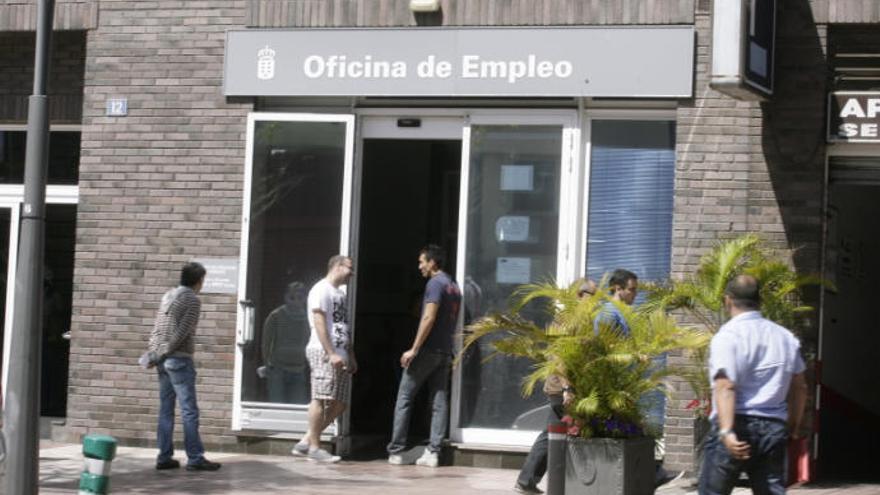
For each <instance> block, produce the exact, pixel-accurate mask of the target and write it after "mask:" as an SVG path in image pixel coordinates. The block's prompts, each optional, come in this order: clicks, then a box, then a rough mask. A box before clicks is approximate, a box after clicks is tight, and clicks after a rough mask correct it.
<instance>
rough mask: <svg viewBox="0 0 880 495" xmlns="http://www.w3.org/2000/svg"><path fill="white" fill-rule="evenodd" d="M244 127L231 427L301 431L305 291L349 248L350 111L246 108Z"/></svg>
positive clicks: (305, 397) (305, 388) (305, 382)
mask: <svg viewBox="0 0 880 495" xmlns="http://www.w3.org/2000/svg"><path fill="white" fill-rule="evenodd" d="M247 132H248V134H247V153H248V154H247V157H246V164H245V184H244V188H245V189H244V211H243V214H242V246H241V265H240V272H239V273H240V275H239V277H240V278H239V308H238V321H237V327H236V352H235V390H234V405H233V406H234V410H233V429H235V430H272V431H281V432H304V431H305V430H306V425H307V408H308V403H309V369H308V364H307V362H306V359H305V345H306V343H307V342H308V339H309V326H308V322H307V318H306V297H307V295H308V291H309V289H310V288H311V286H312V285H313V284H315V283H316V282H317V281H318V280H320V279H321V278H322V277H324V275H325V274H326V272H327V260H328V259H329V258H330V257H331V256H333V255H335V254H339V253H342V254H347V253H348V246H349V219H350V210H351V207H350V205H351V184H352V154H353V142H354V116H352V115H327V114H288V113H252V114H250V115H249V117H248V131H247ZM328 432H330V433H333V431H332V430H328Z"/></svg>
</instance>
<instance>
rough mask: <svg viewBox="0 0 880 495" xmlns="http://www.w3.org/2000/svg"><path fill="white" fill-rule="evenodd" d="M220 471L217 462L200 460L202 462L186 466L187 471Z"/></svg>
mask: <svg viewBox="0 0 880 495" xmlns="http://www.w3.org/2000/svg"><path fill="white" fill-rule="evenodd" d="M218 469H220V463H219V462H211V461H209V460H207V459H202V462H198V463H196V464H187V465H186V470H187V471H216V470H218Z"/></svg>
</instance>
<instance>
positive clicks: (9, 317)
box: [0, 184, 79, 404]
mask: <svg viewBox="0 0 880 495" xmlns="http://www.w3.org/2000/svg"><path fill="white" fill-rule="evenodd" d="M22 202H24V185H22V184H3V185H0V208H8V209H9V260H8V263H7V267H6V294H5V296H3V295H0V297H5V298H6V314H5V315H4V318H3V320H4V321H3V325H4V326H3V329H4V332H3V369H2V370H0V371H2V386H3V401H4V404H5V402H6V390H7V387H6V380H7V379H8V377H9V352H10V350H11V345H12V325H13V322H14V321H15V320H14V318H15V276H16V271H17V268H18V241H19V230H20V223H21V222H20V220H21V204H22ZM78 203H79V186H58V185H49V186H46V206H49V205H76V204H78Z"/></svg>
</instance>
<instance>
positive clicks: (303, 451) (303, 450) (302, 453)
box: [290, 440, 309, 457]
mask: <svg viewBox="0 0 880 495" xmlns="http://www.w3.org/2000/svg"><path fill="white" fill-rule="evenodd" d="M290 453H291V454H293V455H295V456H299V457H306V456H307V455H309V442H307V441H305V440H300V441H299V442H297V444H296V445H294V446H293V448H292V449H290Z"/></svg>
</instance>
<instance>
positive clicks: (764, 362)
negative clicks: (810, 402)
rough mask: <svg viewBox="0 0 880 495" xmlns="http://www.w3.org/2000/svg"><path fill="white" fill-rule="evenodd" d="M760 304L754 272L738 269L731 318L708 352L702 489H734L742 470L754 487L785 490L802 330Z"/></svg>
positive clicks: (800, 401)
mask: <svg viewBox="0 0 880 495" xmlns="http://www.w3.org/2000/svg"><path fill="white" fill-rule="evenodd" d="M760 305H761V298H760V285H759V283H758V280H757V279H755V278H754V277H752V276H750V275H739V276H737V277H736V278H734V279H733V280H731V281H730V283H728V284H727V287H726V289H725V292H724V308H725V310H727V312H728V313H729V314H730V316H731V319H730V320H729V321H728V322H727V323H726V324H725V325H724V326H722V327H721V329H720V330H719V331H718V333H717V334H715V336H714V337H713V338H712V343H711V347H710V354H709V380H710V381H711V383H712V387H713V402H714V407H713V412H712V423H713V425H712V433H713V434H712V435H711V436H710V437H709V440H708V441H707V443H706V446H705V449H706V450H705V454H704V455H705V457H704V458H705V462H704V464H703V470H702V473H701V474H700V489H699V493H700V495H721V494H724V495H726V494H729V493H730V492H731V491H732V490H733V486H734V483H735V482H736V480H737V479H739V475H740V472H742V471H745V472H746V473H747V474H748V476H749V480H750V481H751V484H752V492H753V493H757V494H772V495H782V494H784V493H785V449H786V444H787V439H788V434H789V433H790V434H791V435H792V436H795V437H796V436H797V435H798V432H799V431H800V423H801V419H802V417H803V412H804V405H805V403H806V397H807V395H806V394H807V386H806V380H805V378H804V369H805V366H804V361H803V359H802V358H801V355H800V342H798V339H797V337H795V336H794V335H793V334H792V333H791V332H790V331H788V330H786V329H785V328H783V327H781V326H779V325H777V324H775V323H773V322H772V321H770V320H767V319H765V318H764V317H762V316H761V313H760V312H759V311H758V310H759V308H760ZM789 392H790V393H789ZM786 427H788V433H787V432H786Z"/></svg>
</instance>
